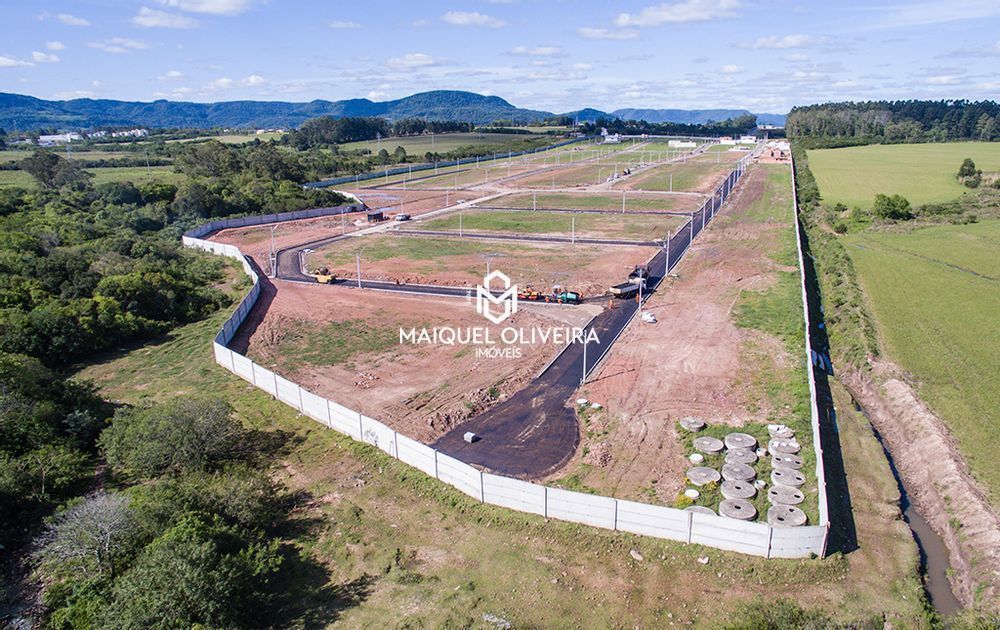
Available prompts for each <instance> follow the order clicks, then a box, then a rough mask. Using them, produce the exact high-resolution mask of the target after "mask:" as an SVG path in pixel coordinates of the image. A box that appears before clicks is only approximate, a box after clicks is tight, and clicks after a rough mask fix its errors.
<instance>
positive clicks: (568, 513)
mask: <svg viewBox="0 0 1000 630" xmlns="http://www.w3.org/2000/svg"><path fill="white" fill-rule="evenodd" d="M546 492H547V494H548V506H547V513H548V516H549V517H550V518H558V519H560V520H563V521H572V522H574V523H583V524H584V525H593V526H594V527H603V528H605V529H614V528H615V512H616V508H615V500H614V499H612V498H611V497H602V496H598V495H594V494H584V493H582V492H572V491H570V490H560V489H559V488H548V489H547V490H546Z"/></svg>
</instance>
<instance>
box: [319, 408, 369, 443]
mask: <svg viewBox="0 0 1000 630" xmlns="http://www.w3.org/2000/svg"><path fill="white" fill-rule="evenodd" d="M326 403H327V406H329V407H330V428H331V429H334V430H336V431H340V432H341V433H343V434H344V435H349V436H351V437H352V438H354V439H355V440H359V441H360V440H361V414H359V413H357V412H354V411H351V410H350V409H348V408H347V407H344V406H342V405H338V404H337V403H335V402H333V401H332V400H328V401H326Z"/></svg>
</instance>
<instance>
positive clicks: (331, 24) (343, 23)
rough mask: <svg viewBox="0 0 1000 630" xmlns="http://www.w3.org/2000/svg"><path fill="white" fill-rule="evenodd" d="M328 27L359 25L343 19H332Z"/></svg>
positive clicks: (353, 26) (352, 26)
mask: <svg viewBox="0 0 1000 630" xmlns="http://www.w3.org/2000/svg"><path fill="white" fill-rule="evenodd" d="M329 26H330V28H361V25H360V24H358V23H357V22H344V21H343V20H334V21H333V22H330V24H329Z"/></svg>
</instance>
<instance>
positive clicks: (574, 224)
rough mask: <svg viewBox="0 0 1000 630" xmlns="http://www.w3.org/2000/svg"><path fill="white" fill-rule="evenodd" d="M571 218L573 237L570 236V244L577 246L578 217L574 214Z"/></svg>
mask: <svg viewBox="0 0 1000 630" xmlns="http://www.w3.org/2000/svg"><path fill="white" fill-rule="evenodd" d="M570 218H571V220H572V221H571V225H572V227H571V230H572V232H571V236H570V242H571V243H572V244H574V245H575V244H576V215H575V214H574V215H572V216H571V217H570Z"/></svg>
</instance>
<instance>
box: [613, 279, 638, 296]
mask: <svg viewBox="0 0 1000 630" xmlns="http://www.w3.org/2000/svg"><path fill="white" fill-rule="evenodd" d="M611 295H613V296H615V297H619V298H630V297H632V296H635V295H639V284H638V283H636V282H622V283H621V284H616V285H615V286H613V287H611Z"/></svg>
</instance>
